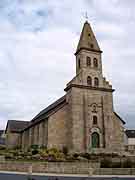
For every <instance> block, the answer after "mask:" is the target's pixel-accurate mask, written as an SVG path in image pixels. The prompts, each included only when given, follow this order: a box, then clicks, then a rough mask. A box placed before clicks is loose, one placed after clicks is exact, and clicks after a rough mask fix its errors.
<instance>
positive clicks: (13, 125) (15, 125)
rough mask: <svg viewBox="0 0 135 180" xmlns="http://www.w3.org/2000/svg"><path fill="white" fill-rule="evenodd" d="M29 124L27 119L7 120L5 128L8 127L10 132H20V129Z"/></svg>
mask: <svg viewBox="0 0 135 180" xmlns="http://www.w3.org/2000/svg"><path fill="white" fill-rule="evenodd" d="M28 125H29V121H17V120H8V122H7V126H6V131H7V128H9V129H10V132H20V131H21V130H22V129H24V128H26V127H27V126H28Z"/></svg>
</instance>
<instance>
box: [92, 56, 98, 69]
mask: <svg viewBox="0 0 135 180" xmlns="http://www.w3.org/2000/svg"><path fill="white" fill-rule="evenodd" d="M93 65H94V67H96V68H97V67H98V60H97V59H96V58H94V60H93Z"/></svg>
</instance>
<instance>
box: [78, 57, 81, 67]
mask: <svg viewBox="0 0 135 180" xmlns="http://www.w3.org/2000/svg"><path fill="white" fill-rule="evenodd" d="M78 67H79V68H80V67H81V61H80V59H78Z"/></svg>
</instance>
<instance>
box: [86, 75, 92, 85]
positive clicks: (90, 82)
mask: <svg viewBox="0 0 135 180" xmlns="http://www.w3.org/2000/svg"><path fill="white" fill-rule="evenodd" d="M87 84H88V85H89V86H91V85H92V79H91V77H90V76H88V77H87Z"/></svg>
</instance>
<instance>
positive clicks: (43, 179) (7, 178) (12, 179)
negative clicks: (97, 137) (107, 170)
mask: <svg viewBox="0 0 135 180" xmlns="http://www.w3.org/2000/svg"><path fill="white" fill-rule="evenodd" d="M73 179H74V180H135V177H127V176H126V177H69V176H68V177H67V176H66V177H64V176H39V175H38V176H37V175H36V176H31V177H28V175H24V174H9V173H7V174H6V173H0V180H73Z"/></svg>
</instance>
